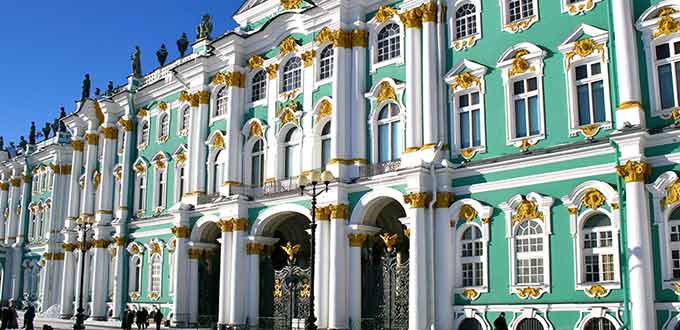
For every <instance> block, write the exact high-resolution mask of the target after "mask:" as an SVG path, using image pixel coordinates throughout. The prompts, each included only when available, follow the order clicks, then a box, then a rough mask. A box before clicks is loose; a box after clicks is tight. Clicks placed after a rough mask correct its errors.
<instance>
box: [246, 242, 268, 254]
mask: <svg viewBox="0 0 680 330" xmlns="http://www.w3.org/2000/svg"><path fill="white" fill-rule="evenodd" d="M246 254H247V255H251V256H252V255H263V254H264V245H262V244H258V243H248V244H246Z"/></svg>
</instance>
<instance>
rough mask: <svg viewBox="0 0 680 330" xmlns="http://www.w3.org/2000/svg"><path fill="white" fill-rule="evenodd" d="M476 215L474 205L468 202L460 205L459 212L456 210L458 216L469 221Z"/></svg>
mask: <svg viewBox="0 0 680 330" xmlns="http://www.w3.org/2000/svg"><path fill="white" fill-rule="evenodd" d="M476 217H477V210H475V208H474V207H472V206H470V205H468V204H463V206H461V207H460V212H458V218H459V219H461V220H463V221H466V222H470V221H472V220H474V219H475V218H476Z"/></svg>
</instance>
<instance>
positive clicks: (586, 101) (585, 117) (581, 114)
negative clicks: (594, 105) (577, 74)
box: [576, 84, 592, 126]
mask: <svg viewBox="0 0 680 330" xmlns="http://www.w3.org/2000/svg"><path fill="white" fill-rule="evenodd" d="M576 95H577V98H578V122H579V125H581V126H582V125H588V124H591V123H592V122H591V119H590V91H589V90H588V85H587V84H586V85H579V86H578V87H576Z"/></svg>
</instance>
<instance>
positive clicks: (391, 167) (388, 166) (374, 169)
mask: <svg viewBox="0 0 680 330" xmlns="http://www.w3.org/2000/svg"><path fill="white" fill-rule="evenodd" d="M400 167H401V159H396V160H391V161H387V162H383V163H377V164H371V165H369V166H368V173H366V176H375V175H380V174H385V173H389V172H396V171H397V170H399V168H400Z"/></svg>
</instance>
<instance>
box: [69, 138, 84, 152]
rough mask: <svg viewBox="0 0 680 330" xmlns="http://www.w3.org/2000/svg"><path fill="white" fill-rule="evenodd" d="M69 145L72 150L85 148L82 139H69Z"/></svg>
mask: <svg viewBox="0 0 680 330" xmlns="http://www.w3.org/2000/svg"><path fill="white" fill-rule="evenodd" d="M71 146H73V150H75V151H80V152H82V151H83V150H84V149H85V145H84V144H83V141H82V140H71Z"/></svg>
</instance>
